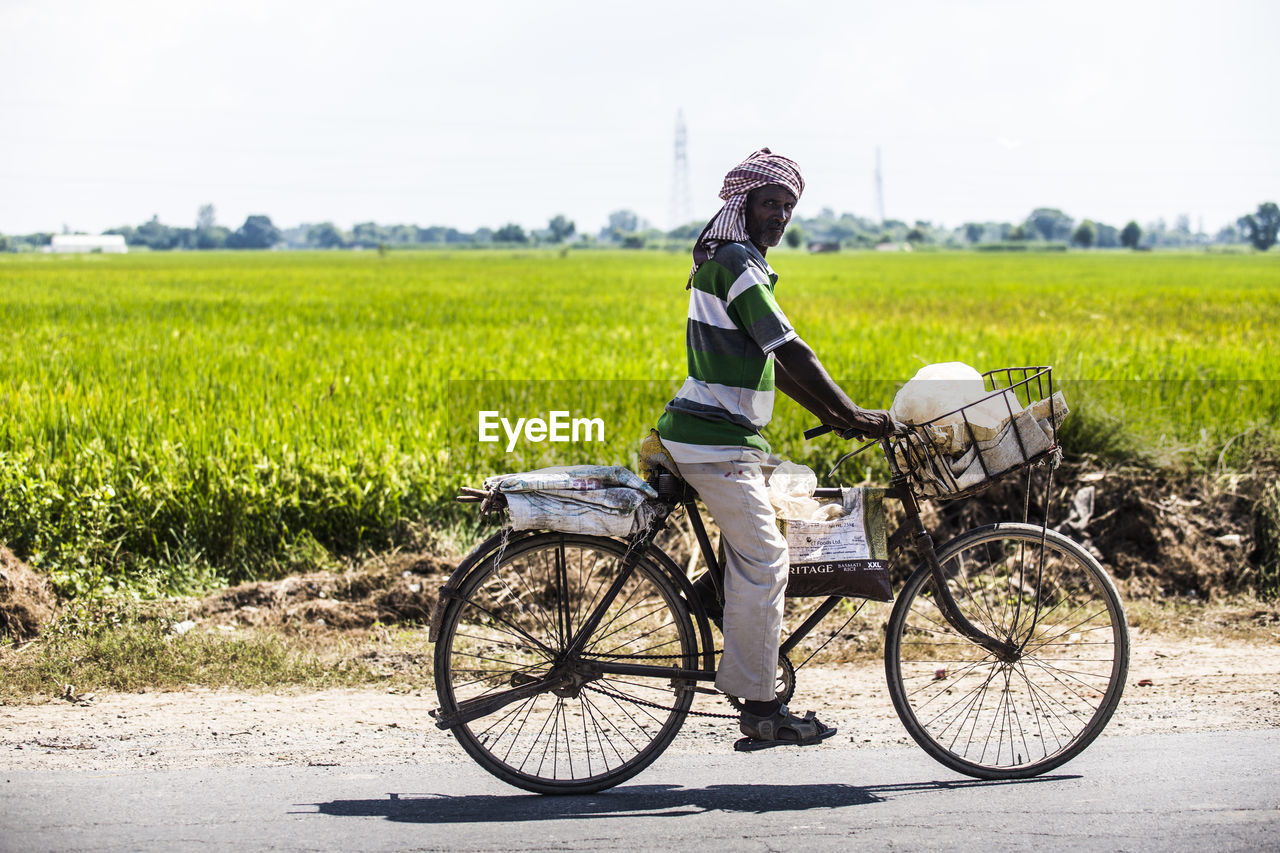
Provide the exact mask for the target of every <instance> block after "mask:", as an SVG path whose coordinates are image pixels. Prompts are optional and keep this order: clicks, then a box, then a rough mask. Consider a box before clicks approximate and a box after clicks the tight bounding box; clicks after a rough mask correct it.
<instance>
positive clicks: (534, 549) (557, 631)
mask: <svg viewBox="0 0 1280 853" xmlns="http://www.w3.org/2000/svg"><path fill="white" fill-rule="evenodd" d="M625 553H626V546H625V545H624V544H623V543H620V542H617V541H615V540H612V539H606V538H601V537H594V536H579V535H572V534H560V533H544V534H539V535H536V536H533V537H530V538H527V539H523V540H518V541H516V542H512V543H511V544H510V545H509V546H508V547H507V548H506V549H505V550H504V551H503V552H501V553H500V554H499V555H497V556H496V557H492V558H489V559H488V561H487V563H485V564H482V565H481V566H480V567H479V568H478V569H477V570H476V571H475V572H474V573H473V574H472V575H471V577H470V578H469V579H468V580H467V581H466V582H464V584H463V585H462V587H461V588H460V590H459V592H458V597H457V599H456V600H455V601H453V602H452V603H451V604H450V605H449V608H448V610H447V612H446V614H445V617H444V620H443V623H442V625H441V631H440V635H439V638H438V641H437V644H436V652H435V666H436V670H435V671H436V692H437V695H438V697H439V700H440V708H441V713H442V716H446V717H447V716H448V715H450V714H454V713H457V712H458V711H459V708H460V707H462V708H464V709H465V708H467V707H472V708H474V707H475V703H476V702H477V701H479V702H484V701H485V700H486V699H488V698H492V697H495V696H502V695H503V694H506V696H508V697H511V696H515V698H512V699H511V700H510V701H505V700H504V701H503V703H502V704H501V705H500V706H499V707H494V708H493V709H492V710H491V711H489V712H488V713H486V715H485V716H482V717H480V718H478V719H473V720H471V721H470V722H467V723H463V724H461V725H458V726H455V727H453V729H452V731H453V733H454V735H455V736H456V737H457V739H458V741H459V743H461V744H462V746H463V748H464V749H466V750H467V752H468V753H470V754H471V756H472V757H473V758H475V760H476V761H477V762H479V764H480V765H481V766H482V767H484V768H485V769H486V770H488V771H489V772H491V773H493V774H494V775H495V776H497V777H498V778H500V779H503V780H504V781H506V782H509V783H510V784H513V785H516V786H518V787H521V788H524V789H526V790H529V791H535V792H537V793H544V794H566V793H589V792H592V791H599V790H602V789H604V788H608V787H611V786H613V785H617V784H618V783H619V782H622V781H624V780H626V779H628V778H630V777H631V776H634V775H635V774H636V773H639V772H640V771H641V770H643V769H644V768H645V767H647V766H648V765H649V764H650V763H651V762H652V761H653V760H654V759H655V758H657V757H658V755H659V754H661V752H662V751H663V750H664V749H666V747H667V746H668V745H669V744H670V743H671V740H672V738H674V737H675V735H676V733H677V732H678V731H679V730H680V726H681V725H682V724H683V722H684V719H685V715H686V714H687V712H688V710H689V706H690V704H691V703H692V701H693V685H692V684H691V683H689V682H681V681H676V680H673V679H672V678H670V676H667V677H658V676H653V675H609V674H601V673H600V672H599V669H598V667H599V666H601V665H606V666H607V665H608V664H609V663H627V664H649V665H654V666H666V667H672V666H678V667H682V668H694V667H695V666H696V660H697V643H696V641H695V637H694V631H693V623H692V620H691V619H690V617H689V612H688V609H687V607H686V605H685V602H684V600H683V599H682V598H681V597H680V596H679V594H677V592H676V589H675V587H674V586H673V584H672V583H671V581H670V580H669V579H668V578H667V576H666V575H665V574H664V573H663V572H662V570H661V569H659V568H658V567H657V566H656V565H655V564H654V563H652V562H650V561H649V560H647V559H644V558H642V559H641V560H640V562H639V563H638V564H637V565H636V567H635V569H634V571H633V572H632V573H631V574H630V576H629V577H628V578H627V579H626V580H625V581H624V583H623V586H622V588H621V590H620V591H619V593H618V595H617V596H616V597H615V598H614V599H613V601H612V602H611V603H610V604H609V605H608V607H607V609H605V611H604V614H603V618H602V619H601V620H600V622H599V624H598V627H597V628H596V629H595V630H594V631H593V632H592V634H591V636H590V638H589V640H588V641H587V643H586V645H585V647H584V649H583V652H582V653H581V654H579V655H569V654H568V648H569V645H570V643H571V641H572V639H573V637H574V636H575V635H576V634H577V633H578V632H579V629H580V628H581V627H582V626H583V625H584V624H585V623H586V621H587V619H588V616H589V615H590V614H591V613H592V612H593V611H594V610H596V609H597V608H598V607H599V606H600V605H601V604H602V603H603V599H604V596H605V593H606V591H607V590H608V589H609V588H610V586H611V585H612V584H613V583H614V581H615V580H616V579H617V578H618V576H619V573H620V570H621V568H622V563H623V557H624V555H625ZM544 682H545V683H544ZM539 685H541V686H539ZM513 690H525V691H536V692H532V695H519V694H513V693H511V691H513ZM468 702H470V703H472V704H471V705H470V706H468V705H466V704H465V703H468Z"/></svg>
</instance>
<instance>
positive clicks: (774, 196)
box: [746, 184, 796, 248]
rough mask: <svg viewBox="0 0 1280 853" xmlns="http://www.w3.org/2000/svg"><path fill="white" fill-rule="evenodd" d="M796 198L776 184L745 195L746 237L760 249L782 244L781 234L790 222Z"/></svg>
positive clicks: (789, 191)
mask: <svg viewBox="0 0 1280 853" xmlns="http://www.w3.org/2000/svg"><path fill="white" fill-rule="evenodd" d="M795 206H796V197H795V196H794V195H792V193H791V190H789V189H787V188H786V187H782V186H779V185H778V184H769V185H768V186H764V187H759V188H757V189H754V190H752V191H751V192H749V193H747V204H746V212H747V236H748V237H750V238H751V242H752V243H755V244H756V245H757V246H760V247H761V248H769V247H771V246H776V245H778V244H779V243H781V242H782V232H783V231H785V230H787V223H788V222H790V221H791V211H792V210H794V209H795Z"/></svg>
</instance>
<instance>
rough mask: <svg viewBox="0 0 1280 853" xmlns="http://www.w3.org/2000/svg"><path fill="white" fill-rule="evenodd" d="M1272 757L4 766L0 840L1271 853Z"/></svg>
mask: <svg viewBox="0 0 1280 853" xmlns="http://www.w3.org/2000/svg"><path fill="white" fill-rule="evenodd" d="M726 746H727V745H726ZM1278 763H1280V730H1268V731H1253V732H1219V733H1209V734H1205V733H1200V734H1184V735H1147V736H1133V737H1104V738H1103V739H1102V740H1100V741H1098V742H1097V743H1095V744H1094V745H1093V746H1092V747H1090V749H1089V750H1088V751H1087V752H1086V753H1085V754H1084V755H1083V756H1081V757H1080V758H1078V759H1076V760H1075V761H1074V762H1072V763H1070V764H1068V765H1067V766H1066V767H1065V768H1062V770H1061V771H1059V772H1058V773H1056V774H1054V775H1052V776H1050V777H1048V778H1044V777H1042V778H1040V779H1036V780H1032V781H1029V782H1016V783H984V782H976V781H973V780H968V779H964V778H962V777H958V776H954V775H952V774H951V773H950V772H949V771H947V770H945V769H944V768H942V767H941V765H938V764H935V763H934V762H933V761H932V760H931V759H929V758H928V757H927V756H925V755H924V753H922V752H920V751H919V750H917V749H915V748H906V747H894V748H892V749H857V750H848V749H836V748H827V747H819V748H813V749H806V750H793V751H784V750H782V749H776V750H770V751H766V752H762V753H754V754H745V755H744V754H734V753H732V752H728V751H726V752H725V753H724V754H722V755H715V756H710V757H706V756H694V755H668V756H664V757H663V758H662V759H660V760H659V761H658V763H657V764H656V765H654V766H653V767H652V768H650V769H649V770H648V771H647V772H645V773H643V774H641V775H640V776H639V777H638V778H637V779H635V780H632V782H631V783H630V784H628V785H625V786H623V787H620V788H615V789H614V790H612V791H608V792H605V793H603V794H597V795H594V796H589V797H539V796H535V795H532V794H525V793H522V792H520V791H517V790H515V789H513V788H509V787H506V786H505V785H503V784H502V783H500V782H498V781H497V780H496V779H493V778H491V777H489V776H488V775H487V774H486V773H484V772H483V771H481V770H480V769H479V768H478V767H475V766H473V765H471V764H468V763H457V764H436V765H422V766H400V767H393V768H382V769H378V768H356V767H272V768H260V769H243V768H225V769H200V770H191V771H167V772H158V773H143V772H122V773H118V774H111V773H106V774H103V773H96V774H77V773H70V772H65V771H60V772H28V771H23V772H16V771H14V772H8V771H3V770H0V786H2V787H0V850H4V851H11V850H12V851H17V850H68V851H71V850H120V849H131V850H171V849H194V848H209V849H267V848H270V849H281V850H410V849H422V850H504V851H508V850H544V849H551V848H554V849H557V850H617V849H624V850H648V849H665V850H694V849H696V850H700V851H710V850H734V851H739V853H744V852H745V851H754V850H848V849H854V848H856V849H858V850H885V849H892V850H981V851H984V853H986V851H1000V850H1026V849H1028V848H1031V847H1033V846H1040V845H1046V846H1049V847H1051V848H1052V849H1053V850H1055V851H1057V850H1090V851H1093V850H1187V851H1196V853H1203V851H1207V850H1211V851H1215V853H1217V851H1231V850H1250V851H1253V850H1266V849H1270V850H1277V849H1280V769H1278V767H1277V765H1278Z"/></svg>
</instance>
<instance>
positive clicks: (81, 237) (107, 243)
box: [45, 234, 129, 255]
mask: <svg viewBox="0 0 1280 853" xmlns="http://www.w3.org/2000/svg"><path fill="white" fill-rule="evenodd" d="M45 251H48V252H56V253H58V254H63V253H69V252H105V253H108V254H113V255H123V254H125V253H126V252H128V251H129V247H128V246H126V245H125V242H124V236H123V235H121V234H54V235H53V240H52V241H51V242H50V243H49V248H48V249H46V250H45Z"/></svg>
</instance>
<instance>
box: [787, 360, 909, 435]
mask: <svg viewBox="0 0 1280 853" xmlns="http://www.w3.org/2000/svg"><path fill="white" fill-rule="evenodd" d="M773 357H774V382H775V384H776V385H777V387H778V389H779V390H781V391H782V393H784V394H786V395H787V396H788V397H790V398H791V399H793V400H795V401H796V402H797V403H799V404H800V405H801V406H804V408H805V409H807V410H808V411H809V412H811V413H812V414H813V415H814V416H816V417H817V418H818V419H819V420H821V421H822V423H824V424H826V425H828V426H831V427H834V428H835V429H836V430H838V431H839V432H841V433H845V432H848V431H854V432H858V433H861V434H863V435H866V436H869V437H871V438H883V437H885V436H887V435H889V434H890V433H892V432H893V420H892V419H891V418H890V417H889V413H888V412H885V411H881V410H878V409H870V410H868V409H862V408H860V407H858V406H857V405H855V404H854V402H853V401H852V400H851V399H849V395H848V394H846V393H845V392H844V390H843V389H842V388H841V387H840V386H839V385H837V384H836V383H835V380H833V379H832V378H831V376H830V374H828V373H827V369H826V368H825V367H823V366H822V362H821V361H819V360H818V356H817V354H816V353H814V351H813V349H812V348H811V347H810V346H809V345H808V344H806V343H805V342H804V341H803V340H801V339H800V338H793V339H792V340H790V341H788V342H787V343H785V344H783V345H782V346H780V347H778V348H777V349H776V350H774V351H773Z"/></svg>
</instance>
